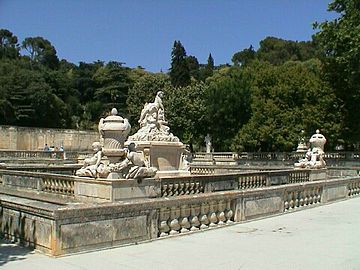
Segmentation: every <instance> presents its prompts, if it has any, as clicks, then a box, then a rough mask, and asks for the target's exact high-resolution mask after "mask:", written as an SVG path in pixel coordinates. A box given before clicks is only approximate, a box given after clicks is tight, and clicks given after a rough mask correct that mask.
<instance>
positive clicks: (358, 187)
mask: <svg viewBox="0 0 360 270" xmlns="http://www.w3.org/2000/svg"><path fill="white" fill-rule="evenodd" d="M347 190H348V196H349V197H353V196H357V195H359V194H360V181H357V180H354V181H350V182H349V184H348V185H347Z"/></svg>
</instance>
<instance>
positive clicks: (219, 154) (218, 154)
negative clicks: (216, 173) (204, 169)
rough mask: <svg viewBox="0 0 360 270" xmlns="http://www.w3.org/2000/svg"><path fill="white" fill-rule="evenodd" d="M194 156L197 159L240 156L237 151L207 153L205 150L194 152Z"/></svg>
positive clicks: (234, 157)
mask: <svg viewBox="0 0 360 270" xmlns="http://www.w3.org/2000/svg"><path fill="white" fill-rule="evenodd" d="M194 158H196V159H213V158H214V159H236V158H238V154H237V153H233V152H212V153H205V152H198V153H195V154H194Z"/></svg>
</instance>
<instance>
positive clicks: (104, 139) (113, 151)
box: [99, 108, 131, 162]
mask: <svg viewBox="0 0 360 270" xmlns="http://www.w3.org/2000/svg"><path fill="white" fill-rule="evenodd" d="M117 114H118V111H117V110H116V109H115V108H113V109H112V110H111V115H109V116H108V117H106V118H105V119H104V118H101V119H100V122H99V133H100V141H101V143H102V145H103V154H104V155H105V156H107V157H108V159H109V161H110V162H117V161H118V160H119V158H121V157H122V156H123V155H124V142H125V140H126V138H127V136H128V135H129V132H130V129H131V126H130V124H129V121H128V120H127V119H126V118H122V117H121V116H119V115H117Z"/></svg>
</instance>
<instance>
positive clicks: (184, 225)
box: [158, 198, 235, 237]
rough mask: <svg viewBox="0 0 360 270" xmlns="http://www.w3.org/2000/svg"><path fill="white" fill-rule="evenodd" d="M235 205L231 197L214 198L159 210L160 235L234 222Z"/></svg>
mask: <svg viewBox="0 0 360 270" xmlns="http://www.w3.org/2000/svg"><path fill="white" fill-rule="evenodd" d="M234 205H235V203H234V202H233V201H232V200H231V199H214V200H211V201H204V198H202V200H200V201H198V202H195V203H194V202H192V203H189V204H188V205H181V206H174V207H169V208H161V209H160V210H159V222H158V236H159V237H163V236H168V235H175V234H179V233H187V232H189V231H198V230H204V229H208V228H211V227H218V226H223V225H226V224H231V223H233V222H234V211H235V209H234Z"/></svg>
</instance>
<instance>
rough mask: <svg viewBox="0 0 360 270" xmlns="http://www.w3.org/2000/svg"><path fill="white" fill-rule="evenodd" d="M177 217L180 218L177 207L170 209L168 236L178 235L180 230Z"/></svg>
mask: <svg viewBox="0 0 360 270" xmlns="http://www.w3.org/2000/svg"><path fill="white" fill-rule="evenodd" d="M179 217H180V209H179V208H177V207H171V211H170V219H171V221H170V224H169V226H170V229H171V231H170V235H174V234H178V233H179V230H180V224H179Z"/></svg>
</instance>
